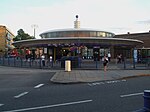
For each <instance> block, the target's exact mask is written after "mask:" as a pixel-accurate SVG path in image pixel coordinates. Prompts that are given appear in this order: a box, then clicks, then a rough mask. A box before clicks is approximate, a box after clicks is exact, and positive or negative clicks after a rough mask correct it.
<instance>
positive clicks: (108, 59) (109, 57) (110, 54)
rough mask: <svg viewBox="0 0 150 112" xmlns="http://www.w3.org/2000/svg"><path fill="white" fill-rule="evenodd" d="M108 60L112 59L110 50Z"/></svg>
mask: <svg viewBox="0 0 150 112" xmlns="http://www.w3.org/2000/svg"><path fill="white" fill-rule="evenodd" d="M108 61H109V62H110V61H111V54H110V52H108Z"/></svg>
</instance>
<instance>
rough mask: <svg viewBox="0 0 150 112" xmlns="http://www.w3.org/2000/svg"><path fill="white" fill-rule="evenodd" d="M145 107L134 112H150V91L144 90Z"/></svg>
mask: <svg viewBox="0 0 150 112" xmlns="http://www.w3.org/2000/svg"><path fill="white" fill-rule="evenodd" d="M143 97H144V107H143V108H142V109H140V110H137V111H134V112H150V90H144V95H143Z"/></svg>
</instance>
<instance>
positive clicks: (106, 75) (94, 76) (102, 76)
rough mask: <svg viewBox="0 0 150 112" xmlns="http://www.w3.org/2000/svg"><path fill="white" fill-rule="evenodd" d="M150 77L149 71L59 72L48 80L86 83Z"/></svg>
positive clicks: (63, 82)
mask: <svg viewBox="0 0 150 112" xmlns="http://www.w3.org/2000/svg"><path fill="white" fill-rule="evenodd" d="M140 76H150V70H108V71H106V72H104V71H103V70H72V71H70V72H68V71H65V70H60V71H57V72H56V73H55V75H54V76H53V77H52V78H51V79H50V80H51V81H52V82H54V83H62V84H68V83H85V82H86V83H87V82H98V81H106V80H107V81H108V80H120V79H126V78H133V77H140Z"/></svg>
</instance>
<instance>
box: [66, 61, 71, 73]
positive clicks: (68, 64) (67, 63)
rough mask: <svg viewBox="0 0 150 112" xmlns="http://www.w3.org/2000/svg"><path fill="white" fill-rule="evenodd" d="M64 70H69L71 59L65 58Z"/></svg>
mask: <svg viewBox="0 0 150 112" xmlns="http://www.w3.org/2000/svg"><path fill="white" fill-rule="evenodd" d="M65 71H66V72H70V71H71V61H70V60H66V61H65Z"/></svg>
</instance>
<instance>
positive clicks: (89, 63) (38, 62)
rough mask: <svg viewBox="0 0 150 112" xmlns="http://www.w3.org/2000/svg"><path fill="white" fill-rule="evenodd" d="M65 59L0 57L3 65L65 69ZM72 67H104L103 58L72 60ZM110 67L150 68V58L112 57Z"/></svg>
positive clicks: (0, 62) (0, 63)
mask: <svg viewBox="0 0 150 112" xmlns="http://www.w3.org/2000/svg"><path fill="white" fill-rule="evenodd" d="M64 63H65V60H56V61H50V60H48V59H45V60H44V61H42V59H41V58H38V59H27V60H26V59H25V58H20V57H11V58H10V57H7V58H6V57H0V65H1V66H12V67H25V68H40V69H43V68H45V69H46V68H47V69H64V67H65V65H64ZM71 65H72V69H103V62H102V60H100V61H98V60H95V61H94V60H84V59H81V60H72V61H71ZM107 68H108V69H150V58H144V59H143V60H142V61H140V62H136V61H134V59H126V58H124V59H123V60H122V61H121V62H120V63H117V59H111V62H109V63H108V67H107Z"/></svg>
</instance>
